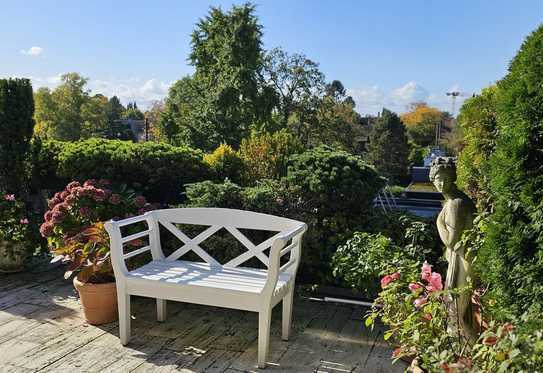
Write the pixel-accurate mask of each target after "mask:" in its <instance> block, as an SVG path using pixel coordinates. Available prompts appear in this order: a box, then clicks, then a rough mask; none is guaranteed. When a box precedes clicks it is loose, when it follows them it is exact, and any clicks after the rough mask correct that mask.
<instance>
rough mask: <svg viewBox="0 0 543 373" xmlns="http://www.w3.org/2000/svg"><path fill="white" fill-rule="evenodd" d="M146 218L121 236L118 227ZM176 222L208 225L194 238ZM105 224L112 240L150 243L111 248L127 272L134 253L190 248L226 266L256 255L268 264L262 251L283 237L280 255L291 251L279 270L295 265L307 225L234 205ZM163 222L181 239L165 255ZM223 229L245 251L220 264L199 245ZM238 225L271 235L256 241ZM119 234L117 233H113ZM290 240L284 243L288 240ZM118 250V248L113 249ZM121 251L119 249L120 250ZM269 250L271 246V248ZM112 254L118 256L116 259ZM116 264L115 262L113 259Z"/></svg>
mask: <svg viewBox="0 0 543 373" xmlns="http://www.w3.org/2000/svg"><path fill="white" fill-rule="evenodd" d="M143 221H145V222H146V223H147V226H148V229H145V230H143V231H141V232H138V233H134V234H131V235H128V236H125V237H123V236H122V235H121V234H120V232H121V230H120V228H122V227H125V226H129V225H133V224H137V223H141V222H143ZM177 224H191V225H201V226H207V227H208V228H207V229H205V230H204V231H202V232H201V233H199V234H198V235H196V236H195V237H194V238H190V237H189V236H187V235H186V234H185V233H184V232H183V231H182V230H181V229H180V228H179V227H178V226H176V225H177ZM106 225H110V227H111V230H112V232H111V233H112V234H111V236H112V241H116V240H115V239H114V238H117V240H118V241H119V243H120V244H121V245H118V246H122V245H124V244H126V243H128V242H131V241H134V240H136V239H141V238H145V237H148V240H149V245H148V246H145V247H142V248H139V249H136V250H133V251H131V252H128V253H124V250H122V251H121V252H122V254H121V255H116V254H117V252H113V250H112V257H113V259H114V261H116V262H117V264H119V265H120V268H119V269H120V271H119V272H121V273H125V274H126V273H127V270H126V264H125V260H127V259H129V258H132V257H134V256H137V255H139V254H142V253H145V252H147V251H151V253H152V255H153V259H161V260H168V261H173V260H178V259H179V258H181V257H182V256H184V255H185V254H187V253H188V252H189V251H192V252H193V253H195V254H196V255H198V256H199V257H200V258H201V259H202V260H203V261H204V262H206V263H208V264H210V265H215V266H221V265H222V266H225V267H238V266H240V265H242V264H244V263H245V262H247V261H248V260H249V259H251V258H253V257H256V258H258V260H259V261H260V262H262V263H263V264H264V265H265V266H266V267H267V268H269V266H270V258H269V257H268V256H267V255H266V254H265V252H266V250H267V249H270V248H271V247H272V245H273V244H274V242H275V241H276V240H277V239H281V238H283V239H286V240H285V247H283V248H282V249H281V251H280V255H279V258H281V257H282V256H283V255H286V254H288V253H292V252H293V250H294V251H295V252H294V254H296V255H291V258H290V260H289V261H288V262H287V263H286V264H284V265H283V267H281V268H280V271H285V270H287V269H291V268H295V267H297V264H299V259H300V258H299V256H300V255H299V254H300V253H299V250H297V248H298V247H299V246H300V239H301V236H302V234H303V232H304V231H305V229H306V226H305V224H303V223H300V222H298V221H295V220H291V219H287V218H282V217H278V216H272V215H266V214H261V213H256V212H250V211H242V210H233V209H221V208H184V209H166V210H156V211H151V212H148V213H146V214H144V215H140V216H136V217H133V218H128V219H125V220H121V221H118V222H108V223H107V224H106ZM160 226H163V227H164V228H166V229H167V230H168V231H169V232H171V233H172V234H173V235H174V236H175V237H176V238H177V239H179V241H181V242H182V243H183V245H182V246H181V247H179V248H178V249H177V250H175V251H173V252H172V253H171V254H169V255H168V256H164V253H163V252H162V250H161V249H160V232H159V227H160ZM223 228H224V229H226V230H227V231H228V232H229V233H230V234H231V235H232V236H233V237H235V238H236V239H237V240H238V241H239V242H240V243H241V244H242V245H243V246H244V247H245V249H246V250H247V251H245V252H243V253H242V254H240V255H238V256H236V257H235V258H232V259H230V260H229V261H228V262H226V263H224V264H221V263H219V262H218V261H217V260H216V259H215V258H213V257H212V256H211V255H210V254H209V253H208V252H207V251H206V250H205V249H203V248H202V247H201V246H200V245H201V244H202V243H203V242H204V241H205V240H206V239H208V238H209V237H211V236H212V235H213V234H215V233H216V232H218V231H220V230H221V229H223ZM240 229H250V230H259V231H270V232H275V234H273V235H272V236H271V237H269V238H268V239H266V240H264V241H263V242H261V243H259V244H258V245H255V244H254V243H253V242H252V241H251V240H250V239H249V238H247V236H246V235H245V234H243V233H242V232H241V231H240ZM116 235H118V237H115V236H116ZM289 241H290V243H289V244H288V245H287V243H288V242H289ZM115 251H117V250H115ZM119 254H120V253H119ZM270 254H271V250H270ZM115 257H117V258H116V259H117V260H115ZM114 266H115V263H114Z"/></svg>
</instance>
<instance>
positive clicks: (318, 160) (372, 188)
mask: <svg viewBox="0 0 543 373" xmlns="http://www.w3.org/2000/svg"><path fill="white" fill-rule="evenodd" d="M287 183H288V184H289V185H290V186H291V187H297V188H300V190H301V191H302V192H301V193H302V195H303V198H304V200H306V201H308V202H311V203H312V205H313V206H315V208H316V209H317V214H318V215H320V216H334V215H338V214H339V215H343V216H346V217H347V216H352V217H356V216H359V215H364V214H366V213H367V212H368V211H369V210H370V208H371V205H372V203H373V198H374V197H375V195H376V193H377V191H378V190H379V189H380V188H381V187H382V186H383V180H382V178H380V177H379V176H378V175H377V173H376V172H375V170H374V169H373V168H372V167H371V166H369V165H367V164H366V163H365V162H364V161H363V160H362V158H360V157H358V156H355V155H352V154H349V153H347V152H345V151H341V150H334V149H332V148H330V147H327V146H319V147H317V148H314V149H311V150H308V151H306V152H304V153H301V154H296V155H294V156H292V158H291V159H290V162H289V167H288V174H287Z"/></svg>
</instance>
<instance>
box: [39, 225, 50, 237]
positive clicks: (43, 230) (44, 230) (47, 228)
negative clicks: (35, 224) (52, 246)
mask: <svg viewBox="0 0 543 373" xmlns="http://www.w3.org/2000/svg"><path fill="white" fill-rule="evenodd" d="M40 233H41V235H42V236H43V237H49V236H50V235H52V234H53V224H51V223H50V222H45V223H43V224H42V225H41V227H40Z"/></svg>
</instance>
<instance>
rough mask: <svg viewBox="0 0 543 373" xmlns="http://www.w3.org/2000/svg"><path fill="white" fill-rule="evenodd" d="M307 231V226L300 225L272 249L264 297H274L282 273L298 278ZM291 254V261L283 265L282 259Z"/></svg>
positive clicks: (263, 290) (281, 237) (278, 239)
mask: <svg viewBox="0 0 543 373" xmlns="http://www.w3.org/2000/svg"><path fill="white" fill-rule="evenodd" d="M306 230H307V224H305V223H304V224H300V226H298V227H297V228H295V229H293V230H291V231H290V232H287V233H285V234H283V235H281V236H279V237H277V238H276V239H275V240H274V241H273V244H272V247H271V249H270V265H269V266H268V278H267V279H266V284H265V285H264V288H263V289H262V295H264V296H270V295H273V291H274V290H275V287H276V286H277V280H278V279H279V274H280V273H289V274H291V275H292V276H296V271H297V269H298V265H299V264H300V259H301V254H302V237H303V234H304V233H305V231H306ZM291 239H292V243H291V244H290V245H288V246H287V243H288V242H289V241H290V240H291ZM289 252H290V253H291V254H290V260H289V261H288V262H287V263H286V264H285V265H283V266H282V267H281V266H280V265H281V257H282V256H283V255H285V254H287V253H289Z"/></svg>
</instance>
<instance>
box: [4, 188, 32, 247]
mask: <svg viewBox="0 0 543 373" xmlns="http://www.w3.org/2000/svg"><path fill="white" fill-rule="evenodd" d="M30 236H31V232H30V229H29V218H28V214H27V212H26V208H25V204H24V202H22V201H21V200H17V199H16V198H15V194H3V195H2V194H0V242H1V241H8V242H11V243H23V244H25V245H26V246H29V245H28V241H29V239H30Z"/></svg>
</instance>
